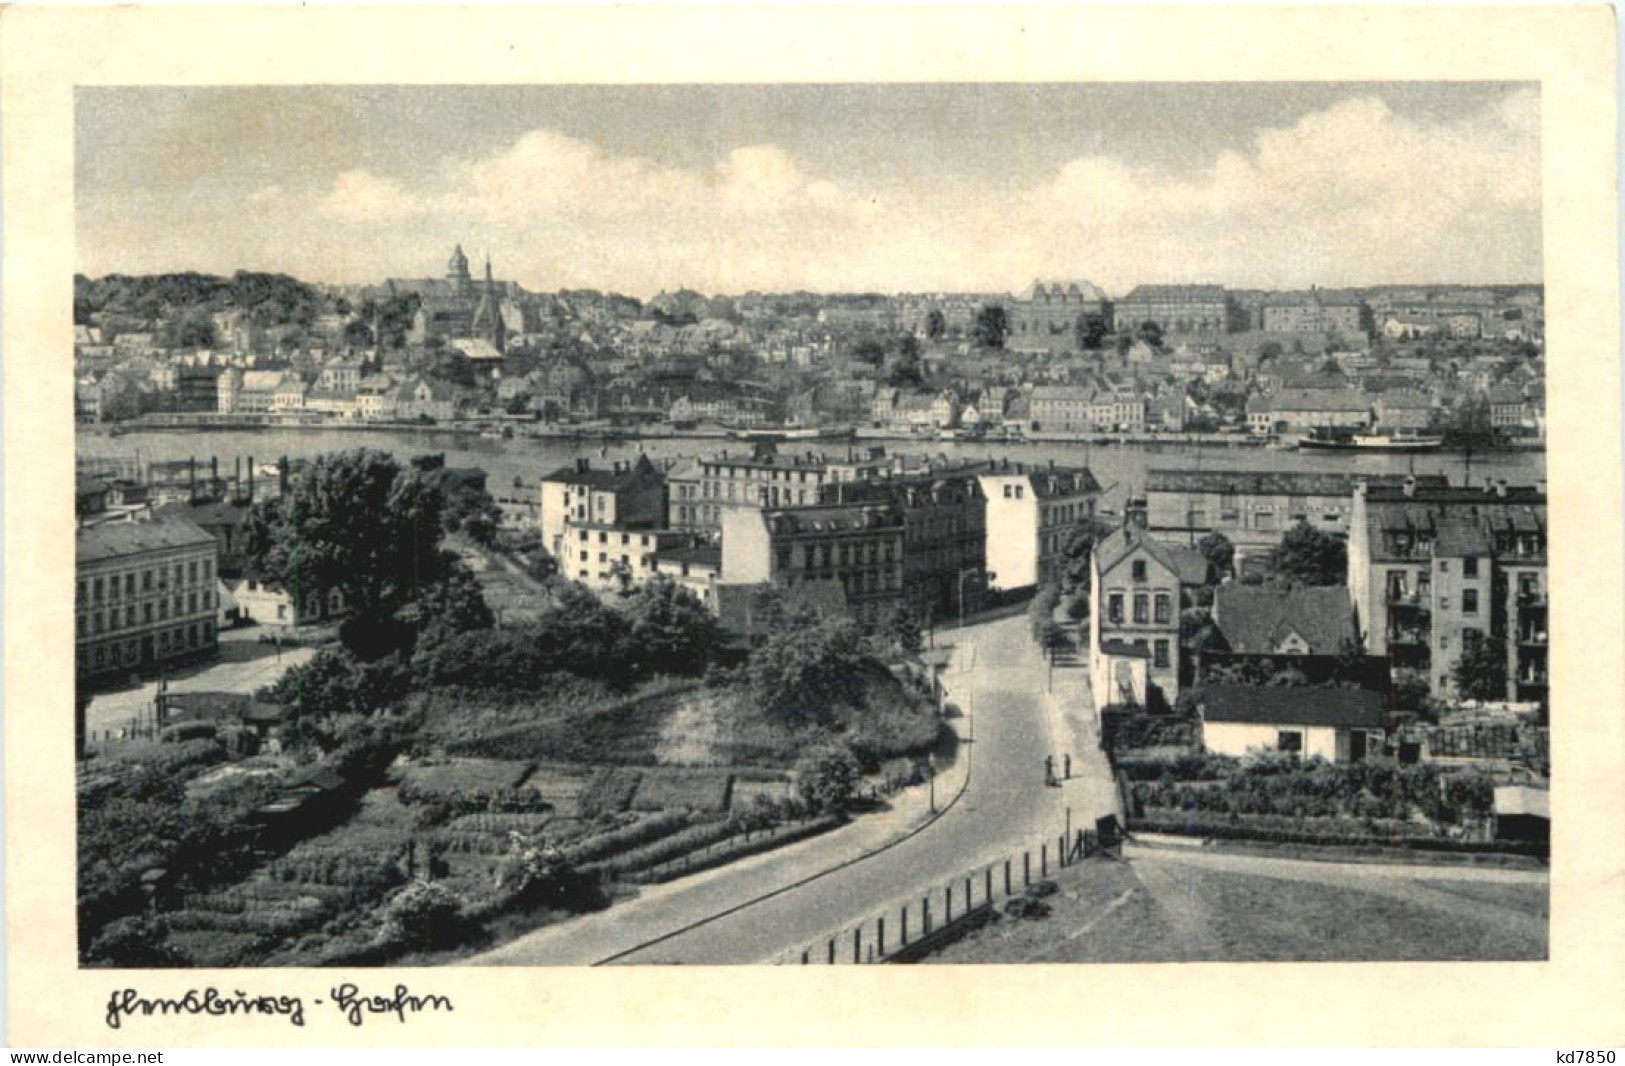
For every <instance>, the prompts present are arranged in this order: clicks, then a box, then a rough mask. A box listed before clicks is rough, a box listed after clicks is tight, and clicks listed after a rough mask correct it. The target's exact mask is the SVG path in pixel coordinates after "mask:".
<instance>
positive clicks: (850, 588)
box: [720, 504, 904, 619]
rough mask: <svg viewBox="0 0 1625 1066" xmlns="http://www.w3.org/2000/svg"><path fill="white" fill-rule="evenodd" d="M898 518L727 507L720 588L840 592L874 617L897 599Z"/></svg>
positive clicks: (882, 507) (880, 512) (855, 511)
mask: <svg viewBox="0 0 1625 1066" xmlns="http://www.w3.org/2000/svg"><path fill="white" fill-rule="evenodd" d="M903 537H904V521H903V515H902V513H901V512H900V511H899V510H898V509H897V508H896V507H894V506H892V505H890V504H818V505H813V506H807V507H801V506H794V507H776V508H771V507H770V508H766V509H756V508H751V509H744V508H732V509H729V510H725V511H724V512H723V515H722V574H721V578H720V582H721V584H724V585H763V584H766V585H772V586H774V587H777V588H783V589H796V588H799V587H803V586H807V585H817V584H821V585H824V586H826V587H829V588H837V587H838V588H839V589H840V590H841V595H842V596H843V597H844V598H845V601H846V605H847V610H848V611H849V612H850V613H851V614H852V615H854V616H855V617H858V618H871V619H872V618H874V617H876V616H877V615H878V614H879V612H880V611H882V610H883V609H885V608H886V607H888V606H890V605H892V604H895V603H897V602H898V601H899V599H900V598H901V596H902V594H903Z"/></svg>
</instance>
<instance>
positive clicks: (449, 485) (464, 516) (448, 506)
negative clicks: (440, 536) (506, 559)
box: [440, 478, 502, 548]
mask: <svg viewBox="0 0 1625 1066" xmlns="http://www.w3.org/2000/svg"><path fill="white" fill-rule="evenodd" d="M441 492H442V495H443V497H444V502H443V504H442V507H441V512H440V513H441V521H442V522H443V523H444V524H445V528H446V532H448V533H462V534H463V535H464V536H466V537H468V539H469V540H472V541H473V542H474V543H475V544H479V545H481V546H483V547H487V548H489V547H490V546H491V545H493V544H495V543H496V538H497V527H499V526H500V525H502V508H500V507H498V506H497V501H496V500H495V499H494V498H493V497H492V495H491V494H490V492H488V491H486V490H485V489H482V488H478V487H476V486H474V485H472V484H469V483H468V482H465V481H461V480H457V479H452V478H448V479H446V480H445V481H444V482H442V488H441Z"/></svg>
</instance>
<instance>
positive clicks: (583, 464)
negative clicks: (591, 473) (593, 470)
mask: <svg viewBox="0 0 1625 1066" xmlns="http://www.w3.org/2000/svg"><path fill="white" fill-rule="evenodd" d="M591 465H592V464H591V463H589V462H588V461H587V457H586V456H585V455H578V456H576V472H577V473H581V474H585V473H586V472H587V470H588V468H589V467H590V466H591Z"/></svg>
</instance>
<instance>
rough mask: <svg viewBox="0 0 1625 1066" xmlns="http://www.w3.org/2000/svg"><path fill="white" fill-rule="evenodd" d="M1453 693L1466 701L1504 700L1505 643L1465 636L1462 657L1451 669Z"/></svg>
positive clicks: (1472, 634) (1473, 634) (1476, 634)
mask: <svg viewBox="0 0 1625 1066" xmlns="http://www.w3.org/2000/svg"><path fill="white" fill-rule="evenodd" d="M1450 678H1451V680H1452V681H1454V682H1455V685H1456V692H1457V693H1458V694H1459V695H1460V696H1461V698H1462V699H1467V700H1504V699H1506V694H1507V649H1506V640H1505V639H1504V638H1502V637H1498V636H1485V635H1484V634H1483V633H1479V632H1468V633H1467V634H1466V635H1465V636H1464V637H1463V639H1462V644H1461V657H1460V658H1458V659H1457V660H1456V664H1455V665H1454V666H1453V667H1451V669H1450Z"/></svg>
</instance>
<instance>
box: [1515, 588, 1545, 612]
mask: <svg viewBox="0 0 1625 1066" xmlns="http://www.w3.org/2000/svg"><path fill="white" fill-rule="evenodd" d="M1549 605H1550V604H1549V602H1548V600H1547V594H1546V590H1545V589H1523V590H1520V591H1519V592H1518V606H1519V607H1520V608H1525V609H1530V608H1539V607H1547V606H1549Z"/></svg>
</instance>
